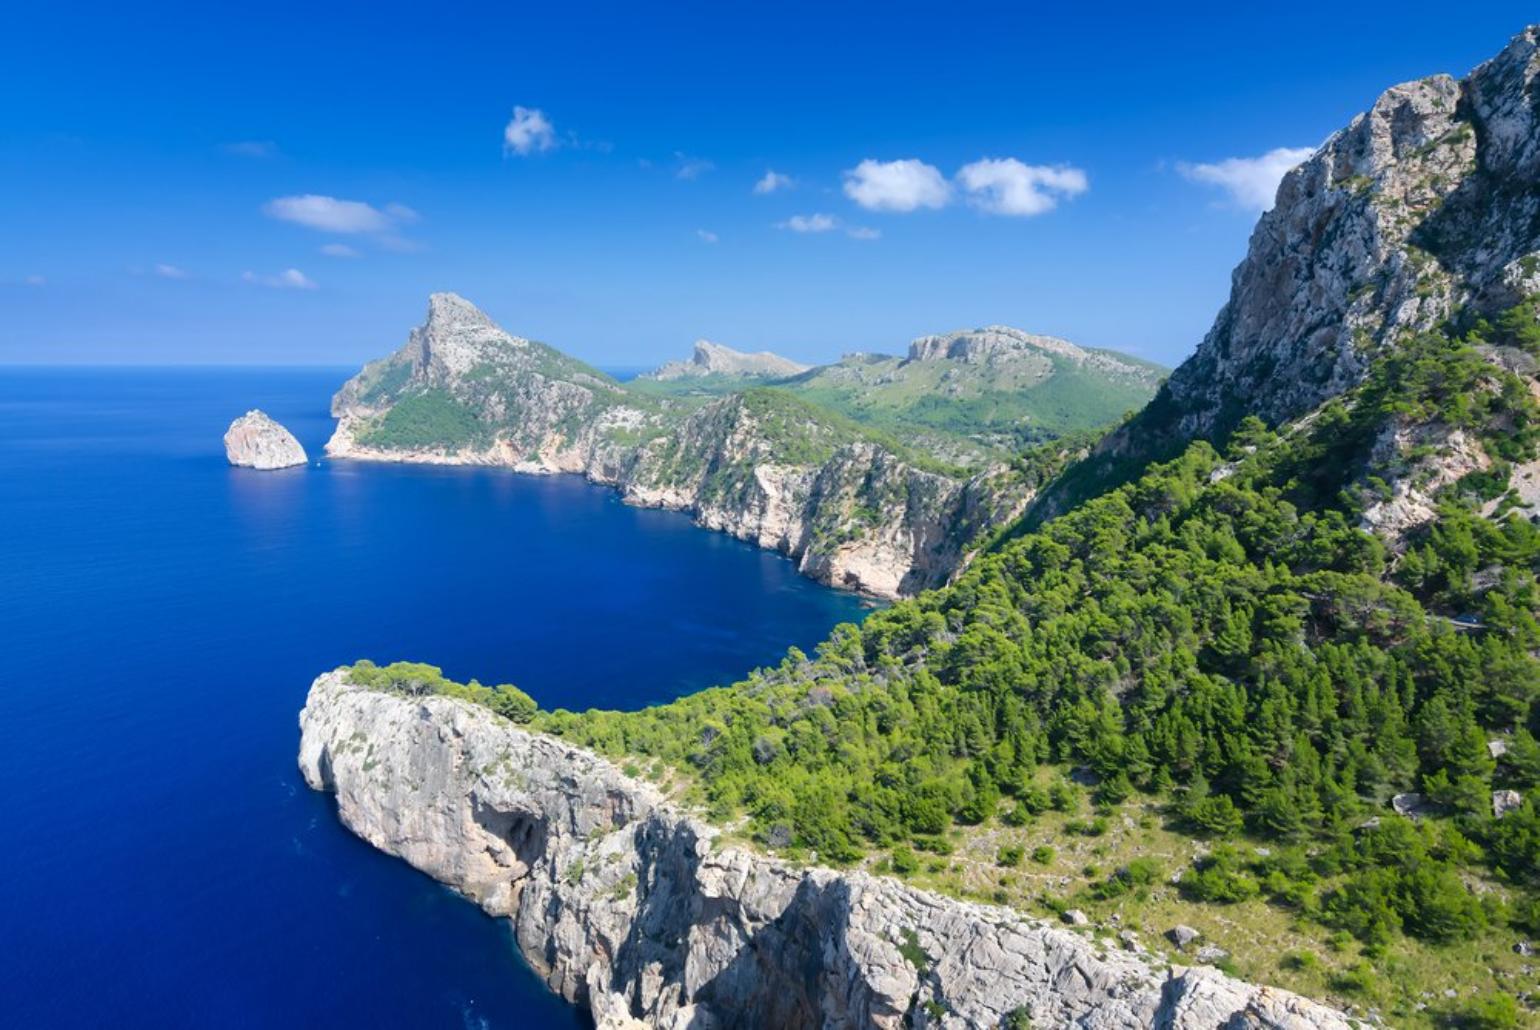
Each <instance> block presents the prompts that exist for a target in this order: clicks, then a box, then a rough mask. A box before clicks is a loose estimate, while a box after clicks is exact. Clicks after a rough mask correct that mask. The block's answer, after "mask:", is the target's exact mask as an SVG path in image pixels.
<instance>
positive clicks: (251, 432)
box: [225, 408, 308, 470]
mask: <svg viewBox="0 0 1540 1030" xmlns="http://www.w3.org/2000/svg"><path fill="white" fill-rule="evenodd" d="M225 457H226V458H227V459H229V462H230V464H232V465H239V466H241V467H244V468H254V469H262V470H271V469H283V468H289V467H290V466H293V465H303V464H305V462H306V461H307V460H308V459H307V458H306V457H305V448H303V447H301V446H300V444H299V441H298V440H296V439H295V438H294V434H293V433H291V432H289V431H288V430H287V429H285V428H284V427H283V426H281V425H279V424H278V423H277V422H275V421H273V419H272V418H271V417H270V416H269V415H268V414H267V413H266V412H264V411H260V410H258V409H256V408H253V409H251V410H250V411H248V412H246V414H244V415H242V416H241V417H240V418H238V419H236V420H235V421H234V422H231V423H230V428H229V429H227V430H225Z"/></svg>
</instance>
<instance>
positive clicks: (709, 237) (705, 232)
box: [695, 229, 720, 243]
mask: <svg viewBox="0 0 1540 1030" xmlns="http://www.w3.org/2000/svg"><path fill="white" fill-rule="evenodd" d="M695 235H696V236H699V237H700V239H701V242H702V243H715V242H717V240H718V239H720V237H719V236H717V234H716V233H714V232H712V231H711V230H710V229H696V230H695Z"/></svg>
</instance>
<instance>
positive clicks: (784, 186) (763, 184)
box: [754, 168, 796, 194]
mask: <svg viewBox="0 0 1540 1030" xmlns="http://www.w3.org/2000/svg"><path fill="white" fill-rule="evenodd" d="M795 185H796V182H795V180H793V179H792V177H791V176H789V175H782V174H781V173H780V172H778V171H776V170H775V169H773V168H770V169H766V171H765V174H764V175H762V176H761V177H760V179H759V181H758V182H756V183H755V184H754V192H755V193H759V194H765V193H774V192H775V191H776V190H789V189H791V188H792V187H793V186H795Z"/></svg>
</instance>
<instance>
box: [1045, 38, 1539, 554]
mask: <svg viewBox="0 0 1540 1030" xmlns="http://www.w3.org/2000/svg"><path fill="white" fill-rule="evenodd" d="M1537 73H1540V28H1537V27H1531V28H1528V29H1526V30H1525V31H1523V32H1522V33H1520V34H1519V35H1518V36H1516V37H1514V39H1513V40H1512V41H1511V42H1510V43H1509V44H1508V46H1507V47H1506V48H1505V49H1504V50H1503V51H1502V52H1501V53H1500V54H1498V55H1497V56H1496V57H1495V58H1493V59H1492V60H1490V61H1488V62H1487V63H1485V64H1483V65H1481V66H1480V67H1479V68H1477V69H1476V70H1475V71H1473V72H1472V73H1471V74H1470V75H1469V76H1468V77H1467V78H1465V79H1463V80H1457V79H1455V78H1453V77H1451V76H1449V75H1434V76H1431V77H1429V78H1426V79H1420V80H1418V81H1416V82H1409V83H1406V84H1404V85H1400V86H1395V87H1393V88H1391V89H1389V90H1386V91H1385V93H1384V94H1383V95H1381V96H1380V98H1379V99H1378V100H1376V101H1375V103H1374V105H1373V106H1372V107H1371V108H1370V109H1369V110H1368V111H1367V112H1365V113H1364V114H1361V115H1359V116H1358V117H1356V118H1354V119H1353V121H1352V122H1351V123H1350V124H1349V125H1348V126H1347V127H1346V128H1344V129H1342V130H1341V131H1339V132H1337V133H1336V134H1334V135H1333V136H1331V138H1329V139H1328V140H1327V141H1326V142H1325V143H1324V144H1322V145H1321V147H1320V149H1319V150H1317V151H1316V152H1315V154H1314V155H1313V156H1311V157H1310V158H1309V159H1308V160H1306V161H1305V162H1304V163H1303V164H1301V165H1300V166H1299V167H1297V168H1295V169H1294V170H1293V171H1291V172H1289V174H1288V175H1286V176H1285V177H1284V179H1283V181H1282V183H1281V184H1280V185H1279V187H1278V194H1277V200H1276V202H1275V204H1274V206H1273V208H1272V210H1270V211H1268V212H1267V213H1266V214H1264V215H1263V216H1262V218H1261V220H1260V221H1259V222H1258V223H1257V226H1256V229H1255V230H1254V231H1253V233H1252V236H1251V243H1250V247H1249V249H1248V251H1247V254H1246V258H1245V260H1243V261H1242V262H1241V264H1240V265H1239V266H1238V267H1237V268H1236V269H1235V272H1234V274H1233V276H1232V281H1231V289H1230V297H1229V301H1228V302H1227V303H1226V304H1225V306H1224V307H1223V308H1222V309H1221V310H1220V312H1219V315H1218V317H1217V318H1216V319H1215V321H1214V325H1213V328H1211V329H1210V330H1209V332H1208V335H1207V336H1206V337H1204V339H1203V342H1202V343H1201V344H1199V346H1198V349H1197V351H1196V352H1195V353H1194V354H1193V356H1192V357H1191V358H1189V359H1188V360H1187V361H1186V362H1184V363H1183V364H1182V365H1181V366H1180V367H1179V368H1178V369H1177V370H1176V371H1175V372H1174V373H1172V375H1171V378H1170V380H1169V381H1168V382H1167V384H1166V386H1165V388H1164V389H1163V390H1162V391H1161V392H1160V393H1159V394H1158V395H1157V396H1156V398H1155V400H1153V401H1152V402H1151V403H1150V405H1149V406H1148V407H1147V408H1146V409H1145V410H1144V411H1143V412H1142V413H1141V414H1140V415H1139V416H1138V417H1137V418H1136V419H1134V420H1133V421H1132V422H1130V423H1129V424H1128V425H1126V426H1125V427H1123V428H1122V429H1121V430H1119V431H1118V432H1116V433H1113V434H1111V435H1110V436H1109V437H1108V438H1107V439H1106V440H1104V441H1103V444H1102V446H1101V448H1100V449H1099V453H1098V454H1097V455H1096V456H1094V457H1093V459H1092V460H1091V461H1090V462H1089V463H1088V465H1087V466H1086V467H1084V468H1082V469H1081V470H1079V472H1080V475H1079V477H1078V480H1077V482H1078V485H1079V486H1080V487H1082V488H1083V487H1084V486H1085V484H1087V483H1093V484H1094V483H1105V482H1109V481H1111V480H1113V479H1115V478H1116V476H1117V475H1118V470H1119V468H1122V469H1133V468H1137V467H1139V466H1140V465H1141V464H1142V463H1143V462H1145V461H1148V460H1150V459H1151V458H1158V457H1161V456H1164V455H1166V454H1169V453H1171V452H1172V450H1173V449H1175V448H1179V447H1180V446H1182V445H1183V444H1185V443H1187V442H1188V441H1191V440H1195V439H1203V438H1214V437H1216V436H1222V435H1223V434H1224V433H1226V432H1227V431H1228V430H1229V429H1231V428H1232V427H1233V426H1234V425H1235V423H1236V422H1237V421H1238V420H1239V419H1240V418H1242V417H1244V416H1245V415H1248V414H1256V415H1259V416H1261V417H1262V418H1263V419H1265V420H1267V421H1268V422H1271V423H1279V422H1287V421H1289V420H1291V419H1296V418H1299V417H1301V416H1303V415H1305V414H1307V413H1308V412H1310V411H1311V410H1312V409H1313V408H1315V407H1316V406H1317V405H1319V404H1321V403H1322V402H1323V401H1326V400H1328V399H1329V398H1332V397H1335V396H1337V395H1338V394H1340V393H1342V392H1343V391H1345V390H1347V389H1349V388H1350V387H1353V386H1356V385H1357V384H1358V383H1360V382H1361V381H1362V380H1363V378H1364V376H1365V375H1366V373H1367V371H1368V368H1369V364H1370V361H1371V360H1372V359H1373V358H1374V357H1375V356H1376V355H1377V354H1380V353H1382V352H1383V351H1384V350H1385V349H1386V348H1391V347H1394V346H1396V344H1397V342H1398V340H1399V339H1400V338H1401V337H1402V336H1403V334H1404V333H1406V332H1408V331H1416V330H1426V329H1432V328H1434V327H1436V326H1438V325H1439V324H1440V323H1442V322H1443V321H1444V320H1445V319H1447V318H1448V317H1449V316H1450V315H1451V314H1453V313H1454V312H1456V311H1457V310H1460V309H1462V308H1468V309H1473V310H1476V311H1481V312H1488V311H1493V310H1497V309H1501V308H1503V307H1506V306H1509V305H1511V304H1513V303H1515V302H1517V301H1518V300H1520V299H1521V298H1522V297H1524V296H1525V295H1528V294H1533V293H1536V292H1540V262H1537V261H1536V260H1535V259H1534V257H1533V255H1534V254H1535V253H1536V251H1540V190H1537V188H1536V187H1537V185H1540V91H1537V88H1536V81H1535V80H1536V75H1537ZM1397 431H1398V432H1399V433H1400V435H1401V437H1402V438H1403V439H1408V440H1409V439H1411V438H1413V437H1416V438H1418V440H1419V442H1421V443H1428V442H1430V441H1429V440H1428V434H1429V432H1434V433H1436V432H1437V431H1436V430H1428V429H1418V430H1415V431H1414V430H1412V429H1411V428H1410V427H1400V428H1399V429H1398V430H1397ZM1433 442H1435V443H1438V444H1442V443H1443V442H1444V441H1443V439H1442V437H1440V438H1439V439H1438V440H1436V441H1433ZM1456 444H1458V441H1456ZM1455 449H1456V450H1458V449H1459V448H1458V446H1456V447H1455ZM1461 460H1466V459H1461ZM1428 473H1429V470H1428V469H1424V468H1418V469H1413V470H1409V472H1408V475H1407V476H1406V477H1405V482H1404V483H1402V484H1401V487H1405V489H1403V490H1402V492H1403V494H1404V493H1406V492H1407V491H1410V490H1412V487H1410V486H1408V485H1407V484H1411V483H1412V482H1413V481H1415V480H1417V479H1419V478H1424V479H1425V478H1427V474H1428ZM1434 474H1435V475H1436V474H1437V473H1436V471H1435V472H1434ZM1401 487H1398V489H1400V488H1401ZM1073 500H1074V497H1072V496H1069V495H1068V493H1067V492H1066V490H1065V489H1063V488H1061V489H1059V490H1054V491H1049V492H1047V493H1046V494H1045V495H1044V497H1043V498H1041V499H1040V501H1039V504H1038V506H1037V507H1038V512H1037V514H1053V513H1056V512H1057V511H1060V510H1063V508H1064V507H1065V506H1066V505H1067V504H1069V503H1072V501H1073ZM1427 507H1428V499H1427V497H1426V496H1423V495H1419V496H1413V497H1404V498H1403V502H1402V503H1401V504H1399V505H1398V507H1397V511H1398V512H1399V513H1400V515H1398V516H1396V517H1393V518H1390V519H1389V520H1388V521H1387V523H1386V525H1387V526H1395V527H1400V526H1402V524H1403V521H1404V520H1403V519H1402V518H1401V517H1400V516H1404V515H1406V514H1407V513H1409V512H1417V511H1420V510H1422V509H1425V508H1427ZM1414 521H1415V519H1414Z"/></svg>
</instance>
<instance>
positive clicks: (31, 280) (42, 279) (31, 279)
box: [22, 275, 48, 286]
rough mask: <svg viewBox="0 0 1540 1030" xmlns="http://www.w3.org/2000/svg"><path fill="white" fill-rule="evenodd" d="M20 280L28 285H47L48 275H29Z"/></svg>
mask: <svg viewBox="0 0 1540 1030" xmlns="http://www.w3.org/2000/svg"><path fill="white" fill-rule="evenodd" d="M22 282H24V283H26V284H27V285H28V286H47V285H48V277H47V276H43V275H29V276H27V277H26V278H24V279H22Z"/></svg>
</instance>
